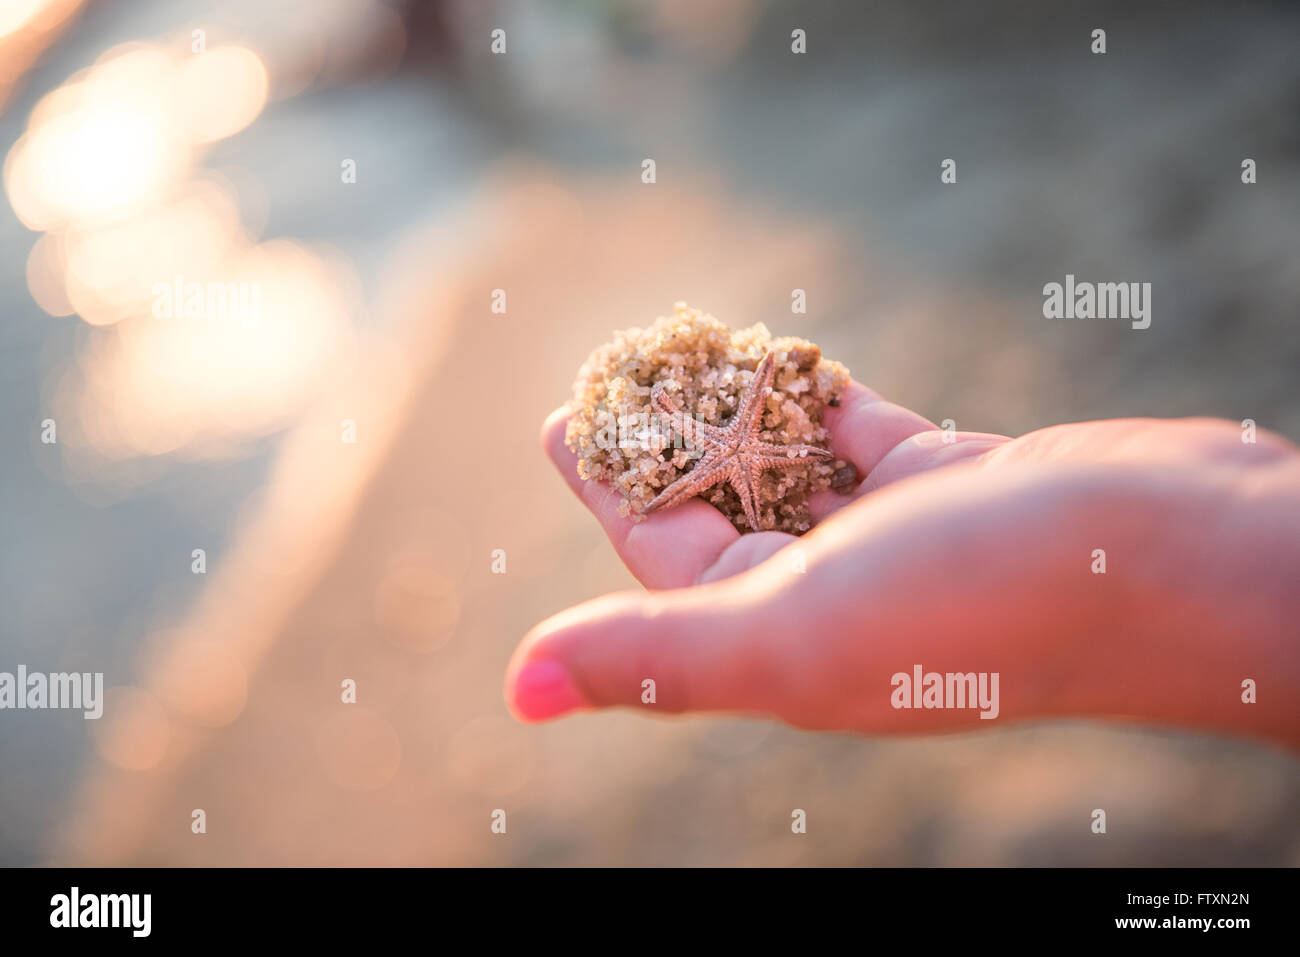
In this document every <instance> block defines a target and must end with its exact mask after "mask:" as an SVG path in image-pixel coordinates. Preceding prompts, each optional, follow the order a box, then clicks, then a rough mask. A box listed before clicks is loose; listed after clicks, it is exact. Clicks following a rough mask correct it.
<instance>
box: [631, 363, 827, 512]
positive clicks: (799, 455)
mask: <svg viewBox="0 0 1300 957" xmlns="http://www.w3.org/2000/svg"><path fill="white" fill-rule="evenodd" d="M775 375H776V354H775V353H773V352H769V353H768V354H767V355H765V356H764V357H763V361H762V362H760V363H759V364H758V368H757V369H755V370H754V378H753V379H751V380H750V382H749V391H748V392H747V393H746V394H745V397H744V399H742V400H741V403H740V408H739V409H738V410H737V411H736V414H735V415H734V416H732V418H731V421H730V422H729V423H727V425H726V426H717V425H708V424H707V423H704V422H698V421H694V420H692V419H689V418H686V419H683V418H679V417H681V416H682V412H681V410H680V409H678V408H677V406H676V404H675V403H674V402H673V400H672V399H671V398H669V396H668V393H667V392H666V391H665V390H664V386H663V384H662V383H656V384H655V386H654V388H653V389H652V390H651V392H650V402H651V404H653V405H654V407H655V408H656V409H658V410H659V411H660V412H662V413H664V414H665V415H669V416H672V422H673V428H674V429H676V430H677V431H678V432H679V433H680V434H681V435H682V436H683V437H684V438H689V439H691V440H692V441H693V442H695V443H697V444H698V445H700V446H703V447H704V455H703V456H701V457H700V459H699V460H698V461H697V462H696V463H695V467H694V468H693V469H691V470H690V471H689V472H687V473H686V474H685V475H682V476H681V477H679V478H678V479H677V480H676V481H674V482H672V483H671V484H669V485H668V486H667V487H666V488H665V489H664V490H663V491H662V492H660V493H659V494H658V495H657V496H655V498H654V499H652V500H651V501H650V504H648V505H647V506H646V507H645V511H647V512H653V511H655V510H656V509H661V508H672V507H673V506H674V505H680V504H681V503H682V502H685V501H687V500H688V499H692V498H694V497H695V496H697V495H699V494H701V493H702V492H706V491H708V490H709V489H711V488H712V487H713V486H715V485H717V484H718V483H719V482H730V483H731V487H732V488H734V489H735V490H736V494H737V495H739V496H740V504H741V505H742V506H743V507H744V509H745V518H746V519H748V521H749V527H750V528H751V529H753V530H754V531H756V532H757V531H759V529H760V526H759V521H758V505H757V502H758V480H759V478H760V477H761V476H762V474H763V473H764V472H765V471H766V470H767V469H782V468H791V467H793V466H797V465H805V464H807V462H808V459H809V457H816V458H830V457H831V453H830V452H828V451H827V450H826V449H819V448H817V447H816V446H813V445H777V444H775V443H772V442H764V441H762V440H760V439H759V437H758V433H759V432H760V431H762V428H763V410H764V407H765V400H766V399H767V395H768V393H769V392H771V391H772V380H773V378H774V377H775ZM687 423H689V425H687Z"/></svg>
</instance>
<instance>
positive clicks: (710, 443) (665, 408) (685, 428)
mask: <svg viewBox="0 0 1300 957" xmlns="http://www.w3.org/2000/svg"><path fill="white" fill-rule="evenodd" d="M650 404H651V405H653V406H654V407H655V409H657V410H658V411H659V412H660V413H661V414H662V415H665V416H667V417H668V424H669V427H670V428H671V429H672V430H673V431H674V432H676V433H677V434H678V435H680V436H681V437H682V438H683V439H685V440H686V441H687V442H688V443H690V446H688V450H689V449H690V448H691V447H693V446H695V445H700V446H703V447H704V448H705V449H710V448H719V447H721V446H722V444H723V443H724V442H725V441H726V433H725V432H724V431H723V430H722V429H720V428H718V427H717V426H716V425H709V424H708V423H707V422H701V421H699V420H698V419H695V418H692V417H691V416H689V415H687V414H686V413H685V412H683V411H682V410H681V409H679V408H678V407H677V403H676V402H674V401H673V398H672V396H670V395H669V394H668V390H667V389H664V388H663V387H661V386H659V385H656V386H655V387H654V388H653V389H651V391H650Z"/></svg>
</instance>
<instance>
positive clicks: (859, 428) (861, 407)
mask: <svg viewBox="0 0 1300 957" xmlns="http://www.w3.org/2000/svg"><path fill="white" fill-rule="evenodd" d="M823 424H824V425H825V426H826V428H827V430H828V431H829V432H830V443H831V451H832V452H834V453H835V454H836V455H837V456H839V457H840V458H842V459H844V460H845V461H848V462H852V463H853V465H854V466H856V467H857V470H858V477H859V478H862V477H865V476H867V475H870V474H871V471H872V470H873V469H874V468H875V467H876V465H877V464H878V463H879V462H880V460H881V459H883V458H884V457H885V456H886V455H888V454H889V452H890V451H891V450H892V449H893V448H894V447H895V446H896V445H898V443H899V442H902V441H903V440H904V439H906V438H909V437H911V436H913V435H916V434H917V433H918V432H929V431H935V430H936V429H935V425H934V423H933V422H931V421H930V420H929V419H927V418H925V416H923V415H919V414H917V413H916V412H913V411H912V410H911V409H905V408H903V407H902V406H901V405H895V404H894V403H893V402H888V401H886V400H885V399H883V398H881V397H880V396H879V395H877V394H876V393H875V392H872V391H871V390H870V389H868V388H867V387H866V386H864V385H862V384H861V383H860V382H850V383H849V387H848V388H847V389H845V390H844V393H843V394H842V395H841V396H840V403H839V405H838V406H829V407H828V408H827V409H826V414H825V417H824V419H823Z"/></svg>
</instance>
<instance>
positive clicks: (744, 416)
mask: <svg viewBox="0 0 1300 957" xmlns="http://www.w3.org/2000/svg"><path fill="white" fill-rule="evenodd" d="M775 377H776V353H775V352H768V354H767V355H765V356H763V361H762V362H760V363H759V364H758V368H756V369H755V370H754V377H753V378H752V379H750V380H749V388H748V390H746V392H745V398H744V399H743V400H742V401H741V403H740V408H739V410H737V412H736V415H735V417H734V418H733V419H732V420H731V424H730V425H729V426H728V431H733V430H734V431H735V432H736V434H737V435H740V436H752V435H756V434H757V433H758V430H759V429H760V428H762V423H763V409H764V408H765V407H766V406H767V394H768V392H769V391H771V388H772V380H773V379H774V378H775Z"/></svg>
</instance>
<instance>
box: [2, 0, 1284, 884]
mask: <svg viewBox="0 0 1300 957" xmlns="http://www.w3.org/2000/svg"><path fill="white" fill-rule="evenodd" d="M6 2H7V3H8V4H10V5H12V11H19V8H20V7H24V6H26V7H30V10H27V11H26V13H27V14H28V16H27V17H26V19H20V13H21V12H22V11H19V12H6V13H5V14H3V15H0V61H2V62H4V63H5V64H6V67H7V69H6V72H5V73H3V74H0V100H2V101H3V104H4V105H3V107H0V109H3V112H0V143H2V144H3V148H4V150H5V152H6V154H7V159H6V165H5V183H4V186H5V195H6V199H7V202H6V203H3V204H0V303H2V304H3V307H4V308H3V319H4V321H3V322H2V323H0V348H2V351H0V403H3V405H4V407H5V409H6V410H7V414H6V415H4V416H2V417H0V440H2V441H3V449H4V451H3V453H0V463H2V465H0V469H2V471H0V527H2V528H3V543H4V547H3V551H2V552H0V609H3V612H2V617H0V670H10V671H12V670H14V668H15V667H16V666H17V664H19V663H23V664H26V665H27V666H28V668H29V669H30V670H47V671H48V670H71V669H75V670H82V671H104V672H106V678H105V683H106V685H108V686H111V688H112V690H111V691H110V693H109V696H108V703H107V706H106V712H105V716H104V718H103V719H102V720H101V721H99V722H87V721H83V720H82V718H81V716H80V714H79V713H58V712H13V711H6V712H3V713H0V863H3V864H30V863H41V862H60V863H77V864H83V863H84V864H91V863H95V864H100V863H125V864H183V865H196V864H218V865H224V864H456V865H474V864H503V863H515V864H654V865H674V864H684V865H693V864H741V865H761V864H858V863H866V864H1131V865H1147V864H1196V865H1220V864H1289V865H1297V864H1300V760H1297V759H1296V758H1295V757H1294V756H1291V755H1287V754H1285V753H1282V752H1280V751H1276V750H1273V749H1269V748H1266V747H1262V746H1258V745H1254V744H1250V743H1245V742H1241V741H1235V740H1224V739H1213V738H1203V737H1198V736H1193V735H1188V734H1173V733H1163V732H1154V731H1143V730H1138V729H1124V728H1117V727H1108V728H1099V727H1095V726H1088V725H1081V724H1057V725H1044V726H1037V727H1025V728H1014V729H1010V730H1006V731H998V732H992V733H984V734H978V735H965V736H954V737H947V738H941V739H932V740H907V741H880V740H867V739H857V738H852V737H848V736H836V735H814V734H808V733H803V732H797V731H793V730H788V729H785V728H781V727H778V726H775V725H772V724H769V723H766V722H758V721H742V720H705V719H690V720H645V719H642V718H639V717H633V716H631V715H616V714H609V715H601V716H590V717H583V718H579V719H576V720H570V721H565V722H562V723H560V724H557V725H554V726H548V727H541V728H529V727H524V726H521V725H518V724H516V723H515V722H514V721H513V720H512V719H511V718H510V717H509V716H508V715H507V713H506V711H505V708H504V705H503V703H502V700H501V680H502V669H503V667H504V665H505V663H506V661H507V659H508V657H509V654H510V652H511V650H512V649H513V647H514V645H515V643H516V642H517V640H518V639H519V638H520V637H521V636H522V635H523V633H524V632H525V631H526V630H527V628H528V627H529V626H531V625H532V624H533V623H535V622H536V621H537V620H539V619H541V618H543V617H545V616H546V615H548V614H550V613H552V612H554V611H557V610H559V609H561V608H563V607H565V606H567V605H569V604H572V603H574V602H577V601H581V600H583V599H585V598H588V597H592V596H595V595H598V594H601V593H603V592H606V591H610V590H614V589H618V588H627V587H635V583H634V581H633V580H632V579H631V577H630V576H629V575H628V574H627V573H626V571H625V570H623V568H622V567H621V565H620V564H619V562H618V560H617V558H616V557H615V556H614V553H613V551H612V550H611V549H610V548H609V546H608V545H607V544H606V543H605V542H604V539H603V537H602V536H601V534H600V532H599V530H598V528H597V527H596V526H595V523H594V522H593V521H591V520H590V519H589V518H588V516H587V515H586V514H585V512H584V511H583V510H582V509H581V507H580V506H579V505H578V504H577V502H576V501H575V500H573V498H572V496H571V495H570V494H569V493H568V492H567V491H566V490H565V489H564V487H563V485H562V483H561V481H560V479H559V477H558V476H556V475H554V474H553V473H552V472H551V469H550V466H549V465H548V464H547V463H546V462H545V461H544V460H543V457H542V455H541V453H540V451H539V450H538V448H537V443H536V432H537V427H538V425H539V423H540V421H541V419H542V417H543V416H544V415H545V414H546V413H547V412H549V411H550V410H551V409H552V408H553V407H554V406H556V405H558V404H559V403H560V402H562V401H563V400H564V399H565V398H566V397H567V394H568V387H569V383H570V381H571V379H572V376H573V373H574V372H575V371H576V369H577V366H578V364H579V363H580V362H581V361H582V359H583V358H584V357H585V355H586V353H587V351H588V350H589V349H590V348H591V347H592V346H594V345H596V344H598V343H599V342H601V341H603V340H604V339H605V338H607V337H608V335H609V333H610V332H611V331H612V330H613V329H614V328H617V327H621V326H627V325H635V324H640V323H644V322H646V321H649V320H651V319H653V318H654V317H655V316H656V315H660V314H662V313H664V312H666V311H668V310H669V309H670V308H671V305H672V303H673V301H675V300H678V299H685V300H687V301H688V302H690V303H691V304H692V305H697V306H699V307H701V308H704V309H707V310H709V311H711V312H713V313H714V314H715V315H717V316H718V317H719V318H722V319H723V320H724V321H727V322H729V323H731V324H733V325H748V324H750V323H752V322H755V321H760V320H761V321H764V322H766V323H767V324H768V325H769V327H770V328H771V329H772V330H773V331H774V332H777V333H797V334H801V335H806V336H808V337H810V338H812V339H814V340H815V341H817V342H819V343H820V344H821V345H822V346H823V348H824V350H825V352H826V353H827V354H828V355H830V356H832V357H834V358H837V359H840V360H841V361H844V362H845V363H846V364H848V365H849V367H850V368H851V369H852V370H853V372H854V374H855V376H856V377H857V378H858V379H860V380H862V381H863V382H866V383H868V384H870V385H871V386H873V387H874V388H876V389H878V390H879V391H881V392H883V393H884V394H886V395H888V396H889V397H890V398H892V399H894V400H896V401H899V402H903V403H905V404H908V405H911V406H913V407H914V408H917V409H918V410H919V411H921V412H922V413H924V414H925V415H927V416H929V417H930V418H931V419H932V420H935V421H939V420H942V419H945V418H952V419H954V420H955V421H956V422H957V423H958V426H959V427H961V428H970V429H977V430H987V431H998V432H1012V433H1015V432H1022V431H1026V430H1029V429H1032V428H1036V427H1039V426H1042V425H1046V424H1049V423H1053V422H1058V421H1063V420H1078V419H1086V418H1092V417H1101V416H1111V415H1166V416H1180V415H1193V414H1214V415H1221V416H1224V417H1227V418H1230V419H1236V420H1240V419H1242V418H1247V417H1249V418H1253V419H1255V420H1256V421H1258V423H1259V424H1260V426H1261V427H1265V428H1271V429H1274V430H1276V431H1278V432H1281V433H1282V434H1284V435H1287V436H1288V437H1290V438H1292V439H1293V440H1294V439H1298V438H1300V395H1297V390H1296V387H1295V381H1296V372H1297V369H1298V368H1300V331H1297V326H1296V319H1297V315H1296V302H1297V301H1300V260H1297V257H1296V254H1295V253H1296V224H1297V222H1300V192H1298V191H1297V190H1296V188H1295V185H1294V184H1295V182H1296V175H1297V172H1300V142H1297V125H1296V117H1297V111H1298V108H1300V60H1297V58H1296V57H1295V49H1294V37H1295V36H1296V30H1297V28H1298V27H1300V15H1298V14H1297V11H1296V10H1295V9H1294V8H1293V7H1291V6H1288V5H1283V4H1276V5H1275V4H1266V3H1242V4H1233V5H1228V4H1221V5H1216V6H1210V5H1205V6H1201V5H1196V4H1186V3H1181V4H1167V5H1145V6H1141V7H1134V5H1132V4H1121V3H1114V4H1100V5H1094V6H1093V8H1092V9H1091V10H1090V11H1089V12H1088V13H1086V14H1084V13H1081V12H1079V11H1077V10H1075V9H1074V8H1073V7H1072V8H1070V10H1069V11H1066V12H1056V11H1049V10H1047V9H1045V7H1046V6H1047V5H1039V4H1031V3H1023V4H1019V3H1002V4H992V5H989V6H988V8H987V9H986V10H983V11H975V10H974V9H971V10H967V9H966V6H967V5H961V6H960V8H958V9H952V7H954V6H956V5H945V4H938V3H897V4H872V5H861V7H859V5H853V4H838V5H833V4H814V5H801V4H796V3H759V2H751V0H710V2H694V3H692V2H685V0H682V2H669V3H648V2H646V3H640V2H638V3H631V2H624V3H618V2H615V3H608V4H603V3H595V2H567V3H562V2H551V3H468V2H463V3H419V2H410V3H398V2H394V3H387V4H385V3H378V2H369V0H319V2H310V3H309V2H307V0H289V2H285V3H282V4H275V5H267V4H264V3H261V4H259V3H254V2H251V0H226V2H211V3H199V2H190V0H179V2H168V3H164V2H162V0H139V2H133V3H128V2H124V0H119V2H113V0H105V2H90V3H86V4H80V3H77V2H57V0H48V2H45V3H42V2H40V0H6ZM972 6H973V5H972ZM38 8H41V9H38ZM5 10H6V11H10V7H5ZM6 18H7V19H6ZM496 27H501V28H503V29H505V30H506V35H507V52H506V54H505V55H504V56H492V55H491V54H490V53H489V52H488V45H489V33H490V31H491V30H492V29H494V28H496ZM795 27H800V28H803V29H805V30H807V31H808V44H809V47H808V48H809V52H808V53H807V54H806V55H803V56H795V55H792V54H791V53H790V31H791V29H793V28H795ZM1094 27H1103V28H1105V29H1106V30H1107V33H1108V45H1109V49H1110V52H1109V53H1107V54H1106V55H1105V56H1094V55H1092V54H1091V53H1090V52H1089V34H1090V31H1091V30H1092V29H1093V28H1094ZM198 28H201V29H203V30H204V31H205V39H206V47H207V49H206V52H204V53H203V54H201V55H198V54H193V53H191V44H192V41H193V32H192V31H193V30H194V29H198ZM124 44H125V46H124ZM214 64H215V65H214ZM81 71H85V72H81ZM1247 156H1249V157H1252V158H1254V159H1256V161H1257V162H1258V164H1259V182H1258V184H1256V185H1253V186H1243V185H1242V184H1241V182H1240V162H1241V159H1242V158H1243V157H1247ZM646 157H650V158H654V159H655V161H656V163H657V175H658V182H657V183H655V184H654V185H644V184H642V182H641V179H640V172H641V161H642V160H643V159H644V158H646ZM947 157H953V158H955V159H956V160H957V162H958V183H957V184H956V185H953V186H941V185H940V183H939V163H940V162H941V160H943V159H944V158H947ZM346 159H352V160H355V161H356V171H357V175H356V182H355V183H343V182H342V181H341V177H340V167H341V163H342V162H343V161H344V160H346ZM176 272H181V273H184V274H185V275H186V276H187V277H188V278H193V279H196V280H201V281H204V280H211V281H235V280H239V279H249V277H251V280H250V281H257V282H260V283H261V284H262V288H263V291H264V293H265V296H264V308H263V314H262V316H261V321H260V323H259V325H258V326H257V327H256V328H245V327H243V326H242V325H239V324H237V323H235V324H232V323H230V322H229V321H226V320H215V321H209V320H204V319H193V320H191V319H180V318H178V319H157V318H153V317H152V316H151V315H150V301H151V298H152V297H151V296H150V294H149V291H150V288H151V286H152V284H153V283H155V282H157V281H167V280H169V279H170V278H171V276H172V275H173V274H174V273H176ZM1067 272H1072V273H1074V274H1075V275H1076V276H1078V277H1079V278H1080V279H1092V280H1115V281H1149V282H1151V283H1153V286H1154V292H1153V296H1154V314H1153V315H1154V318H1153V322H1152V325H1151V328H1150V329H1149V330H1146V331H1142V332H1137V331H1133V330H1131V329H1129V328H1128V325H1127V323H1106V322H1091V323H1088V322H1077V323H1052V322H1048V321H1046V320H1044V319H1043V318H1042V313H1041V308H1042V293H1041V289H1042V286H1043V284H1044V283H1046V282H1051V281H1062V279H1063V277H1064V275H1065V274H1066V273H1067ZM795 288H802V289H805V290H807V295H808V303H809V308H808V314H807V315H792V314H791V313H790V306H789V304H790V293H791V290H792V289H795ZM494 289H504V290H506V293H507V297H508V300H507V301H508V311H507V313H506V314H505V315H497V314H493V313H492V312H491V309H490V306H491V297H492V291H493V290H494ZM47 417H53V418H55V420H56V421H57V423H58V435H59V442H58V443H57V444H56V445H43V444H41V442H40V441H39V435H40V431H41V426H40V423H41V422H42V420H44V419H46V418H47ZM344 420H351V421H352V422H353V423H355V429H356V441H355V443H349V442H345V441H342V440H341V436H342V427H341V423H342V422H343V421H344ZM196 548H202V549H205V550H206V558H207V572H206V574H203V575H196V574H193V573H192V570H191V565H192V557H191V555H192V551H193V550H194V549H196ZM495 549H504V550H505V553H506V556H507V569H508V570H507V573H506V574H504V575H494V574H492V567H491V566H492V553H493V550H495ZM941 586H942V583H936V587H941ZM1051 637H1052V636H1051V635H1044V636H1043V640H1044V641H1050V640H1051ZM345 678H351V679H353V680H355V681H356V683H357V688H358V691H357V699H358V701H357V704H355V705H343V704H341V703H340V701H339V694H340V682H341V681H342V680H343V679H345ZM1097 807H1102V808H1105V809H1106V810H1107V814H1108V817H1109V833H1108V834H1107V835H1106V836H1104V837H1098V836H1095V835H1093V834H1091V833H1090V831H1089V826H1088V825H1089V814H1090V812H1091V810H1092V809H1093V808H1097ZM195 808H202V809H204V810H205V812H206V814H207V834H205V835H195V834H192V833H191V830H190V822H191V811H192V810H193V809H195ZM496 808H503V809H505V810H506V811H507V813H508V815H509V831H508V834H507V835H506V836H504V837H503V836H497V835H493V834H492V833H491V832H490V830H489V823H490V814H491V812H492V811H493V809H496ZM793 808H803V809H805V810H806V811H807V812H808V815H809V829H808V834H807V835H804V836H798V837H796V836H794V835H791V834H790V830H789V821H790V812H791V810H792V809H793Z"/></svg>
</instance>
